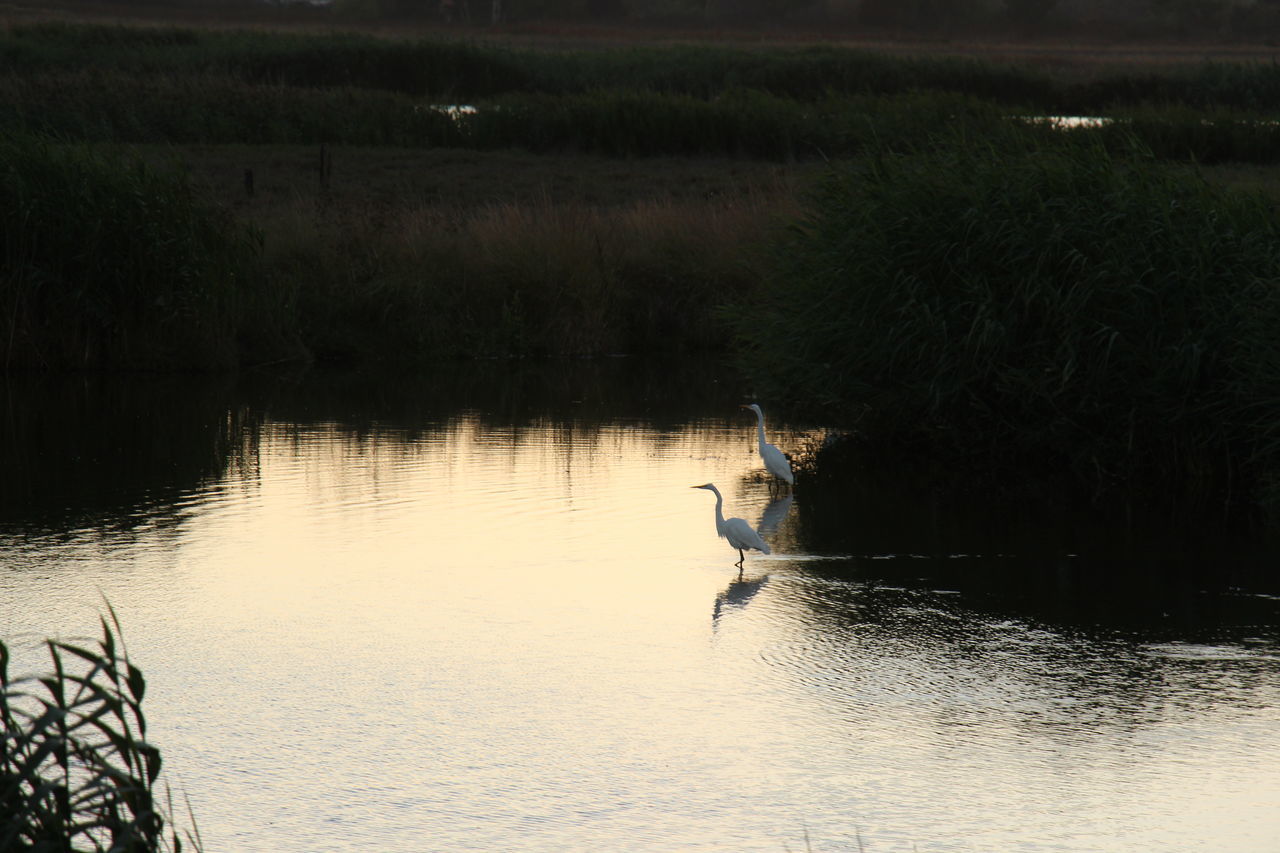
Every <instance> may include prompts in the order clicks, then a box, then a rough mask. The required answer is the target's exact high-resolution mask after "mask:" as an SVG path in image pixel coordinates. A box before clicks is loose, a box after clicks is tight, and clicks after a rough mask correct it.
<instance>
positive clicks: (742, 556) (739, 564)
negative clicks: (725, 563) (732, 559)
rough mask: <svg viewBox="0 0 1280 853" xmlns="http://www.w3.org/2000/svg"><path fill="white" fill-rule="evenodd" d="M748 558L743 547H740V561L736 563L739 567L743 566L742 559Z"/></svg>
mask: <svg viewBox="0 0 1280 853" xmlns="http://www.w3.org/2000/svg"><path fill="white" fill-rule="evenodd" d="M745 559H747V555H746V554H744V553H742V549H741V548H739V549H738V562H737V563H736V564H735V565H736V566H737V567H738V568H739V569H741V568H742V561H743V560H745Z"/></svg>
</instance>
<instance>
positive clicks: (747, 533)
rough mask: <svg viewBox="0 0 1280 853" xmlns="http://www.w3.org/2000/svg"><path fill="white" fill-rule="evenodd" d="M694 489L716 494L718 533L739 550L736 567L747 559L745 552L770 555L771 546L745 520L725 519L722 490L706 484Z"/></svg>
mask: <svg viewBox="0 0 1280 853" xmlns="http://www.w3.org/2000/svg"><path fill="white" fill-rule="evenodd" d="M690 488H694V489H708V490H710V491H712V492H715V495H716V533H717V534H718V535H719V536H720V537H721V538H722V539H728V540H729V544H730V545H732V546H733V547H734V548H737V549H738V562H737V563H735V564H734V565H736V566H738V567H741V566H742V561H743V560H745V559H746V558H747V555H746V554H745V553H743V552H745V551H750V550H751V549H752V548H755V549H756V550H757V551H759V552H760V553H762V554H768V553H769V545H768V543H766V542H765V541H764V540H763V539H761V538H760V534H759V533H756V532H755V530H754V529H752V527H751V525H750V524H748V523H747V522H746V521H745V520H744V519H741V518H725V517H724V497H722V496H721V494H720V490H719V489H717V488H716V487H715V485H714V484H712V483H704V484H703V485H701V486H691V487H690Z"/></svg>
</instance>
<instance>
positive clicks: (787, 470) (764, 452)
mask: <svg viewBox="0 0 1280 853" xmlns="http://www.w3.org/2000/svg"><path fill="white" fill-rule="evenodd" d="M742 408H744V409H750V410H751V411H753V412H755V413H756V432H757V434H758V438H759V441H760V458H761V459H763V460H764V467H765V468H767V469H768V470H769V473H770V474H772V475H773V476H775V477H777V478H778V479H779V480H781V481H782V482H784V483H786V484H787V485H788V486H794V485H795V483H796V478H795V475H794V474H792V473H791V463H790V462H788V461H787V457H786V456H785V455H784V454H783V453H782V451H781V450H779V449H778V448H776V447H774V446H773V445H772V444H770V443H769V442H767V441H765V440H764V412H762V411H760V407H759V406H758V405H756V404H755V403H752V404H751V405H749V406H743V407H742Z"/></svg>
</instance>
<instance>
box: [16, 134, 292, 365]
mask: <svg viewBox="0 0 1280 853" xmlns="http://www.w3.org/2000/svg"><path fill="white" fill-rule="evenodd" d="M0 162H2V163H4V171H3V173H0V228H3V233H4V242H3V244H2V245H0V364H4V365H6V366H38V367H71V366H95V367H98V366H107V365H110V366H115V367H168V368H174V367H191V366H202V367H208V366H216V365H230V364H234V363H235V362H236V361H237V359H239V358H240V356H241V353H240V352H239V347H240V346H241V344H246V345H249V344H252V343H253V342H254V341H261V342H264V343H266V342H268V341H270V339H272V338H273V337H280V336H281V335H283V332H281V330H280V329H279V328H278V327H275V326H274V322H275V320H276V319H278V316H277V312H275V311H274V309H273V308H272V306H271V305H270V304H269V301H270V299H269V296H268V294H267V293H266V292H265V290H264V288H263V286H262V280H261V277H260V275H259V270H258V268H257V266H256V261H255V257H256V256H255V253H256V249H255V245H254V238H253V236H252V234H250V233H249V232H248V231H247V230H246V229H244V228H243V227H241V226H239V225H237V224H236V223H234V222H232V221H231V220H230V218H229V217H227V216H226V215H225V214H222V213H220V212H218V211H216V210H214V209H213V208H211V207H209V206H208V205H207V204H205V203H204V202H202V201H200V200H199V199H198V198H197V197H196V196H195V194H194V193H193V192H192V190H191V188H190V186H189V185H188V184H187V183H186V182H185V181H184V180H183V179H182V178H181V177H180V176H177V175H173V174H167V173H162V172H156V171H153V170H150V169H148V168H146V167H144V166H143V165H142V164H141V163H140V162H137V161H131V160H127V159H118V158H112V157H107V156H103V155H100V154H97V153H93V152H90V151H89V150H88V149H86V148H83V147H77V146H67V145H59V144H55V143H52V142H49V141H47V140H37V139H32V138H28V137H12V136H10V137H5V138H0Z"/></svg>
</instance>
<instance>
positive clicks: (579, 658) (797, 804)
mask: <svg viewBox="0 0 1280 853" xmlns="http://www.w3.org/2000/svg"><path fill="white" fill-rule="evenodd" d="M750 390H751V389H750V388H749V387H745V386H744V385H743V384H742V383H741V382H740V381H738V380H736V379H733V378H731V375H730V374H728V373H727V372H726V371H723V370H722V369H720V368H718V367H716V365H714V363H705V364H697V365H689V366H673V365H645V364H637V363H633V362H630V361H627V360H621V359H620V360H613V361H604V362H574V363H561V364H543V365H537V364H497V363H494V364H482V365H473V366H470V367H465V368H459V367H457V366H441V367H440V368H438V369H437V370H433V371H425V372H423V373H421V374H414V375H408V376H406V375H400V376H392V377H382V378H380V379H377V380H375V379H371V378H369V377H367V376H353V375H338V374H327V373H307V374H304V375H301V376H286V377H281V376H254V375H249V376H242V377H238V378H234V377H212V378H205V377H195V378H193V377H181V378H165V377H133V378H128V379H111V380H108V379H105V378H85V377H63V378H52V379H51V378H48V377H44V378H40V379H39V380H31V379H28V380H22V379H16V378H15V379H11V380H9V382H8V383H7V384H6V385H5V386H4V391H3V396H2V400H3V413H4V421H3V424H4V425H3V427H2V428H0V436H2V437H3V447H0V635H2V636H3V638H4V639H5V640H6V642H9V643H10V644H11V645H13V646H14V647H15V650H17V651H18V652H19V655H20V656H21V655H22V654H27V653H29V654H28V656H27V657H26V658H25V659H24V660H23V662H25V663H26V664H27V665H28V668H36V667H38V666H39V664H40V662H41V659H40V658H39V657H38V656H37V653H36V651H35V646H36V644H37V643H38V641H39V640H40V639H42V638H44V637H53V636H58V637H63V638H71V637H77V636H89V635H92V634H93V633H94V632H95V630H96V628H97V618H98V614H99V613H101V612H102V609H103V600H104V598H105V599H108V600H110V601H111V603H112V604H113V605H114V607H115V609H116V610H117V611H118V613H119V615H120V618H121V621H122V623H123V626H124V632H125V640H126V642H127V643H128V647H129V651H130V654H131V655H132V657H133V659H134V660H135V662H137V663H138V664H139V665H140V666H141V667H142V668H143V669H144V670H145V672H146V674H147V677H148V682H149V692H148V696H147V700H146V702H147V706H148V716H149V721H150V725H151V730H150V731H149V734H150V737H151V740H152V741H153V742H155V743H156V744H157V745H158V746H159V747H160V748H161V750H162V752H163V754H164V758H165V772H166V775H167V776H168V778H169V781H170V782H171V783H172V784H174V785H175V787H176V788H177V789H178V790H180V791H185V792H186V793H187V794H188V795H189V796H190V798H191V802H192V806H193V809H194V811H195V814H196V817H197V819H198V821H199V824H200V829H201V833H202V835H203V838H204V842H205V846H206V849H207V850H210V851H238V853H239V851H263V853H265V852H266V851H281V850H295V851H367V850H379V851H427V850H450V851H452V850H531V851H552V850H554V851H563V850H587V849H591V850H635V851H671V850H695V851H697V850H702V851H757V850H759V851H786V850H793V851H794V850H817V851H869V853H881V851H952V850H964V851H972V850H982V851H988V850H989V851H1085V850H1088V851H1113V850H1114V851H1121V850H1124V851H1132V850H1142V851H1148V853H1150V851H1191V850H1205V851H1209V850H1212V851H1227V850H1229V851H1236V852H1237V853H1242V852H1244V851H1258V853H1262V851H1273V853H1274V851H1275V850H1277V849H1280V848H1277V843H1278V842H1277V839H1280V595H1277V592H1280V590H1278V589H1277V587H1278V586H1280V582H1278V578H1280V573H1278V572H1277V570H1276V559H1275V558H1276V554H1277V551H1276V550H1275V549H1274V548H1269V547H1268V546H1267V545H1265V544H1262V543H1256V542H1253V541H1246V540H1242V539H1240V538H1238V537H1228V536H1221V537H1217V538H1208V537H1203V536H1199V535H1195V531H1193V530H1189V529H1188V528H1187V526H1185V525H1184V526H1182V527H1180V528H1177V529H1169V530H1143V531H1141V532H1139V531H1137V530H1135V527H1134V525H1133V524H1125V523H1122V522H1121V520H1119V519H1116V518H1113V517H1107V516H1106V515H1105V514H1098V513H1096V512H1091V511H1088V510H1079V511H1070V512H1067V511H1063V510H1061V509H1054V510H1044V511H1040V510H1038V509H1037V508H1036V507H1034V506H1026V505H1020V506H1017V507H1010V506H995V505H987V504H985V503H983V502H982V501H980V500H977V499H975V498H974V496H973V495H967V496H963V495H962V496H952V493H949V492H941V491H939V490H937V489H933V488H930V487H929V485H928V484H927V483H925V484H921V483H920V482H918V480H917V479H916V478H914V477H908V476H906V475H905V474H903V473H902V472H901V471H899V470H897V469H895V467H894V466H892V465H883V466H878V467H877V466H875V465H868V466H866V467H864V468H862V469H859V470H858V471H857V472H855V474H856V475H850V476H849V477H848V482H847V483H844V484H839V485H838V487H832V486H831V485H830V484H828V485H827V486H825V487H824V488H822V489H810V490H806V489H805V488H803V485H804V484H803V483H802V484H801V486H802V487H801V488H799V489H797V490H796V492H795V494H794V496H793V497H791V498H787V497H782V498H780V499H779V498H778V497H777V496H776V495H774V494H771V489H770V484H769V483H768V482H767V481H766V480H765V479H764V478H763V477H762V476H761V466H760V463H759V458H758V456H756V454H755V447H754V429H753V427H754V419H753V417H752V415H751V414H750V413H749V412H744V411H742V410H741V409H739V408H738V406H739V404H740V403H742V402H746V401H749V400H750V399H751V398H750ZM761 402H763V403H765V404H766V405H765V411H766V414H767V415H768V416H769V423H768V427H769V431H770V437H771V439H772V440H773V441H774V442H775V443H776V444H779V445H780V446H782V447H783V448H784V449H785V450H787V451H789V452H791V453H792V454H793V455H797V456H798V455H800V454H802V452H803V451H804V449H805V448H806V447H810V446H812V444H813V443H814V442H817V441H820V440H821V439H822V437H823V435H824V432H825V431H824V429H823V425H821V424H809V423H798V422H788V420H787V419H786V418H785V417H784V416H783V414H781V413H778V414H773V413H771V410H770V407H769V406H768V401H761ZM708 481H711V482H714V483H716V484H717V485H718V486H719V487H720V489H721V491H722V492H724V494H725V501H726V514H729V515H736V516H742V517H744V518H746V519H748V520H749V521H750V522H751V523H752V524H753V525H758V526H760V527H761V528H762V530H763V531H764V534H765V538H766V539H767V540H768V541H769V542H770V543H771V545H772V551H773V553H772V554H771V555H768V556H764V555H760V554H756V553H754V552H753V553H752V554H751V555H749V556H748V558H747V560H746V564H745V567H744V569H743V571H742V572H741V574H740V573H739V571H738V569H737V568H736V567H735V566H734V562H735V561H736V559H737V554H736V553H735V552H733V551H732V550H731V549H730V548H729V547H728V546H727V545H726V543H725V542H723V541H721V540H718V539H717V538H716V535H715V531H714V522H713V507H714V497H713V496H712V495H710V494H709V493H707V492H706V491H701V490H695V489H691V488H689V487H690V486H692V485H697V484H701V483H705V482H708ZM23 650H26V652H24V651H23ZM14 666H15V667H16V668H20V667H19V665H18V664H15V665H14Z"/></svg>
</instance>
